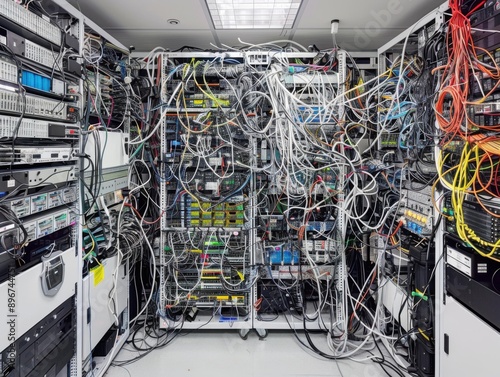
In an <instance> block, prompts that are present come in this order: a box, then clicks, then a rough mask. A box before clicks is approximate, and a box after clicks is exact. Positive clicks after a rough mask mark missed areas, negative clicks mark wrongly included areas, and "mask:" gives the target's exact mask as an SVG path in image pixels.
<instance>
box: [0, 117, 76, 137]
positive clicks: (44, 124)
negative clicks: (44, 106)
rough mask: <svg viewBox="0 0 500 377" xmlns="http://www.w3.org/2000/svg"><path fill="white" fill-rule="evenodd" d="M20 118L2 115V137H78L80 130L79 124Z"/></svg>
mask: <svg viewBox="0 0 500 377" xmlns="http://www.w3.org/2000/svg"><path fill="white" fill-rule="evenodd" d="M18 123H19V118H17V117H11V116H7V115H0V138H12V137H14V136H15V135H17V137H18V138H28V139H33V138H41V139H78V135H79V133H80V130H79V129H78V127H77V126H73V125H69V124H65V123H55V122H48V121H44V120H38V119H27V118H23V119H22V120H21V124H20V125H19V126H18Z"/></svg>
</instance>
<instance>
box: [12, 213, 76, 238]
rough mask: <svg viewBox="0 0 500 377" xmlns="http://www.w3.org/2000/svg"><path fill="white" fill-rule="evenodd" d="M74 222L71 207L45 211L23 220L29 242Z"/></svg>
mask: <svg viewBox="0 0 500 377" xmlns="http://www.w3.org/2000/svg"><path fill="white" fill-rule="evenodd" d="M74 224H75V218H74V216H71V210H70V209H63V210H53V211H50V212H43V213H41V214H37V215H36V216H31V217H29V218H26V219H25V220H23V226H24V228H25V229H26V231H27V233H28V241H29V242H31V241H34V240H36V239H38V238H42V237H45V236H47V235H49V234H52V233H54V232H56V231H58V230H61V229H63V228H66V227H67V226H70V225H74ZM19 237H21V235H19Z"/></svg>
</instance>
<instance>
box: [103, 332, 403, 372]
mask: <svg viewBox="0 0 500 377" xmlns="http://www.w3.org/2000/svg"><path fill="white" fill-rule="evenodd" d="M314 339H315V340H316V341H317V343H318V345H324V344H325V343H326V342H323V343H321V340H322V339H321V337H320V336H319V335H317V336H315V337H314ZM131 348H132V347H131V346H130V345H126V346H125V347H124V349H122V350H121V351H120V353H119V354H118V355H117V357H116V360H117V361H120V360H126V359H130V358H132V357H134V356H137V355H138V353H137V352H131V351H130V349H131ZM382 349H383V347H382ZM324 351H325V352H326V351H327V350H326V349H325V350H324ZM373 352H374V353H375V354H377V356H379V354H378V351H377V350H374V351H373ZM367 355H368V354H364V355H362V356H359V357H358V358H359V359H362V358H366V356H367ZM390 361H391V362H392V360H390ZM390 373H391V376H396V374H395V373H394V372H391V371H390ZM131 376H132V377H136V376H141V377H142V376H144V377H146V376H172V377H183V376H197V377H198V376H200V377H212V376H217V377H221V376H231V377H233V376H234V377H268V376H272V377H294V376H307V377H320V376H329V377H379V376H380V377H382V376H387V374H385V372H384V371H383V370H382V369H381V368H380V366H379V365H378V364H375V363H373V362H372V361H365V362H364V363H359V362H354V361H351V360H340V361H338V362H337V361H332V360H325V359H323V358H320V357H319V356H316V355H313V354H311V353H309V352H308V351H306V350H305V349H304V348H303V347H302V346H300V345H299V343H298V342H297V340H296V339H295V337H294V336H293V335H292V334H291V333H286V332H270V333H269V335H268V337H267V338H265V339H263V340H259V338H258V337H257V335H256V334H255V333H254V332H251V333H250V335H249V337H248V339H247V340H242V339H241V338H240V337H239V335H238V333H237V332H236V331H233V332H222V333H220V332H209V331H198V332H194V333H189V334H188V335H186V336H180V337H177V338H176V339H175V340H174V341H173V342H172V343H171V344H169V345H168V346H166V347H164V348H162V349H159V350H155V351H153V352H151V353H150V354H149V355H147V356H145V357H144V358H142V359H141V360H139V361H137V362H135V363H133V364H130V365H127V366H125V367H117V366H111V367H110V369H109V370H108V372H107V374H106V377H131Z"/></svg>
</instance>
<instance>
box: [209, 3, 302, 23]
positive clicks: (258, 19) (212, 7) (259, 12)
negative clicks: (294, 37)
mask: <svg viewBox="0 0 500 377" xmlns="http://www.w3.org/2000/svg"><path fill="white" fill-rule="evenodd" d="M206 2H207V6H208V10H209V11H210V16H211V17H212V21H213V23H214V26H215V28H216V29H291V28H292V27H293V23H294V22H295V18H296V17H297V14H298V12H299V8H300V4H301V3H302V0H206Z"/></svg>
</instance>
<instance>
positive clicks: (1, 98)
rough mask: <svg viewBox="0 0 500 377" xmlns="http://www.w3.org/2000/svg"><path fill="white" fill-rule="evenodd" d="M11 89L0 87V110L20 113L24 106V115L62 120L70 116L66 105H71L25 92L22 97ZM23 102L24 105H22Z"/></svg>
mask: <svg viewBox="0 0 500 377" xmlns="http://www.w3.org/2000/svg"><path fill="white" fill-rule="evenodd" d="M12 89H13V90H7V89H4V88H0V111H5V112H13V113H21V112H22V111H23V107H24V115H25V116H30V115H32V116H37V117H44V118H52V119H58V120H63V121H66V120H69V119H68V116H70V117H72V114H70V112H71V111H68V107H70V108H71V109H73V105H68V104H67V103H65V102H62V101H58V100H54V99H50V98H46V97H40V96H36V95H33V94H25V95H24V99H23V98H22V97H21V96H20V94H19V93H18V92H17V91H15V88H12ZM24 104H25V106H23V105H24ZM71 120H75V119H71Z"/></svg>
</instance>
